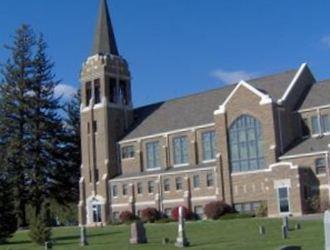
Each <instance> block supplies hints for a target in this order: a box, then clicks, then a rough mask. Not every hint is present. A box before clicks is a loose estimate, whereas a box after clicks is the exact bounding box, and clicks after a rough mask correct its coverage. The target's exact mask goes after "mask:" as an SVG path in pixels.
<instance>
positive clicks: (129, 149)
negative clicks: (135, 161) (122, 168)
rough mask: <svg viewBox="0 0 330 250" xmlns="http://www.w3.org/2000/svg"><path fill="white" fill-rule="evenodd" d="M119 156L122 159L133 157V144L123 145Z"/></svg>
mask: <svg viewBox="0 0 330 250" xmlns="http://www.w3.org/2000/svg"><path fill="white" fill-rule="evenodd" d="M121 158H122V159H129V158H134V146H133V145H130V146H125V147H123V148H122V149H121Z"/></svg>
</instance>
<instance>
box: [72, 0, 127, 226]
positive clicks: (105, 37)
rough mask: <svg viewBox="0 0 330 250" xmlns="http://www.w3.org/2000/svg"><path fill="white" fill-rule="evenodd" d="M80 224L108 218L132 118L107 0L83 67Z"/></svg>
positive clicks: (104, 1) (100, 12)
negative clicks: (122, 141) (122, 146)
mask: <svg viewBox="0 0 330 250" xmlns="http://www.w3.org/2000/svg"><path fill="white" fill-rule="evenodd" d="M80 79H81V98H82V103H81V143H82V145H81V146H82V147H81V148H82V165H81V178H80V202H79V223H80V224H81V225H85V224H87V225H97V224H100V223H103V224H104V223H107V222H108V220H109V217H110V206H111V204H110V200H109V197H110V195H109V193H108V192H109V191H110V190H109V187H108V180H109V179H110V178H113V177H114V176H116V175H118V174H120V172H121V169H120V157H119V155H120V154H119V150H118V146H117V142H118V140H119V139H120V138H121V137H122V136H123V135H124V133H125V130H126V129H127V128H128V126H129V125H130V123H131V121H132V119H133V104H132V96H131V76H130V71H129V68H128V64H127V62H126V60H125V59H124V58H122V57H121V56H120V55H119V51H118V48H117V44H116V39H115V35H114V31H113V27H112V24H111V19H110V14H109V10H108V6H107V2H106V0H101V2H100V9H99V17H98V21H97V27H96V32H95V38H94V45H93V49H92V54H91V55H90V57H88V58H87V60H86V62H85V63H84V64H83V66H82V71H81V78H80Z"/></svg>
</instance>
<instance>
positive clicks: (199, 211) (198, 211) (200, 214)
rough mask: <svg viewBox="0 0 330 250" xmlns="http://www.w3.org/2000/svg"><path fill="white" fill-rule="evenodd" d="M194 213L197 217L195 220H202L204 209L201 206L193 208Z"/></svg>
mask: <svg viewBox="0 0 330 250" xmlns="http://www.w3.org/2000/svg"><path fill="white" fill-rule="evenodd" d="M194 213H195V214H196V215H197V218H198V219H199V220H200V219H203V216H204V207H203V206H195V207H194Z"/></svg>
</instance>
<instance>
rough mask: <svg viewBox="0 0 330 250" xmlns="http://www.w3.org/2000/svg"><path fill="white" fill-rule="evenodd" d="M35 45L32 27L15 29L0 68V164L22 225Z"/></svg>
mask: <svg viewBox="0 0 330 250" xmlns="http://www.w3.org/2000/svg"><path fill="white" fill-rule="evenodd" d="M34 45H35V36H34V33H33V31H32V30H31V28H30V27H29V26H27V25H23V26H21V27H20V28H19V29H18V30H17V31H16V34H15V36H14V42H13V45H12V46H7V48H8V49H9V51H10V53H11V56H10V59H8V61H7V63H6V64H5V65H4V67H3V69H2V75H3V77H4V83H2V84H1V85H0V95H1V96H0V97H1V98H0V113H1V116H0V144H1V145H0V146H1V147H2V148H3V149H4V151H5V152H4V157H3V164H2V167H3V168H5V169H6V171H7V172H8V173H9V175H10V178H11V179H12V181H13V185H14V189H13V197H14V200H15V204H14V211H15V213H16V216H17V219H18V220H17V221H18V226H21V227H24V226H26V225H27V220H26V215H25V208H26V203H27V200H28V196H27V186H28V184H29V180H28V179H27V175H26V166H27V163H28V158H29V156H28V155H27V154H26V147H27V145H28V140H27V138H28V131H27V114H28V100H27V98H28V96H29V93H30V86H31V83H32V77H33V60H32V54H33V46H34Z"/></svg>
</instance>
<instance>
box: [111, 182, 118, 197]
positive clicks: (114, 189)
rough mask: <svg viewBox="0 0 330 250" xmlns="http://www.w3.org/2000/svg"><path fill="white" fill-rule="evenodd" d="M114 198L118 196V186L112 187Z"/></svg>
mask: <svg viewBox="0 0 330 250" xmlns="http://www.w3.org/2000/svg"><path fill="white" fill-rule="evenodd" d="M112 196H113V197H117V196H118V187H117V185H114V186H112Z"/></svg>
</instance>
